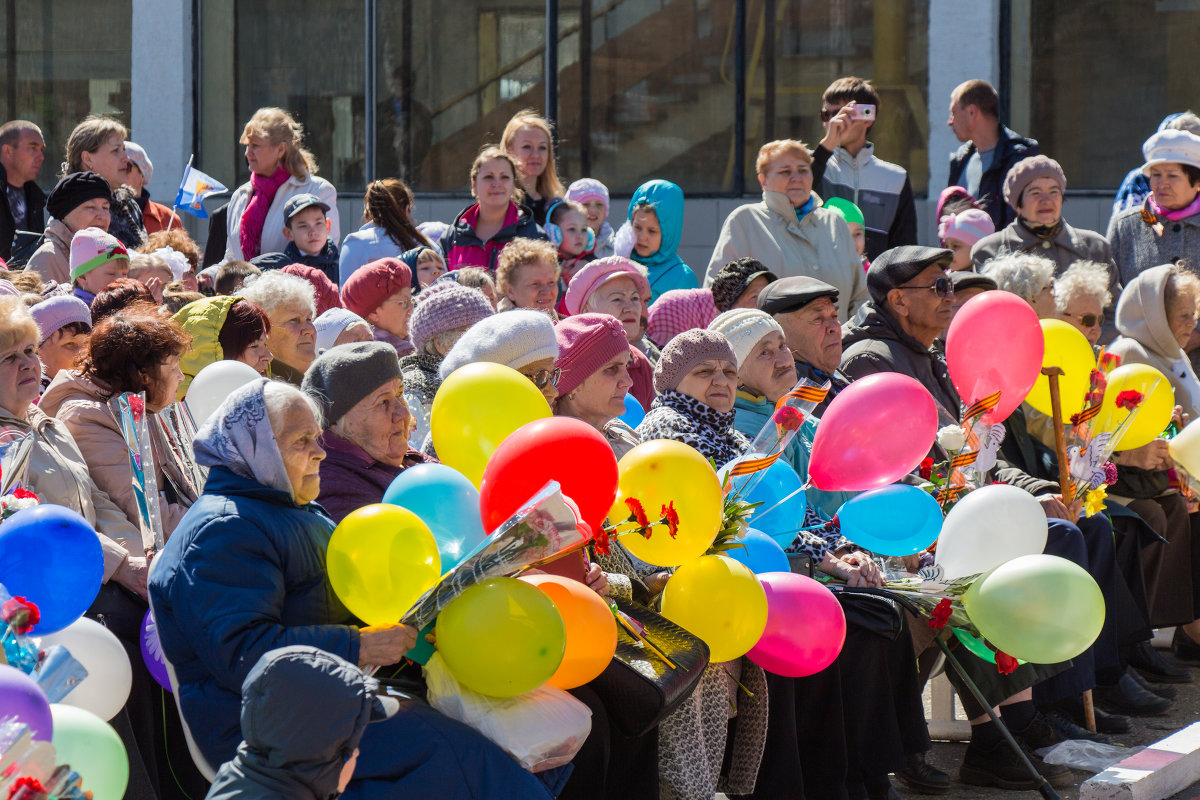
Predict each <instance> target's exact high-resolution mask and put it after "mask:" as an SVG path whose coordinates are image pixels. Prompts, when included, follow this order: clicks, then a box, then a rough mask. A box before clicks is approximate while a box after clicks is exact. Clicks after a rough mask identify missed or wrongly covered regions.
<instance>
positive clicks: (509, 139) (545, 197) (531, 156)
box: [500, 109, 564, 225]
mask: <svg viewBox="0 0 1200 800" xmlns="http://www.w3.org/2000/svg"><path fill="white" fill-rule="evenodd" d="M500 143H501V145H502V146H503V148H504V152H506V153H508V155H509V156H510V157H511V158H512V159H513V161H514V162H515V164H516V166H517V185H518V186H519V187H520V188H521V189H522V191H524V192H525V197H526V199H527V200H528V205H529V209H530V211H532V212H533V218H534V221H535V222H537V224H538V225H544V224H545V223H546V211H547V210H548V209H549V208H550V206H551V205H553V204H554V201H555V200H557V199H558V198H560V197H562V196H563V191H564V190H563V185H562V181H560V180H559V179H558V171H557V168H556V167H555V164H554V137H553V135H552V131H551V129H550V123H549V122H547V121H546V119H545V118H544V117H540V116H538V115H537V114H535V113H533V111H531V110H529V109H526V110H524V111H519V112H517V113H516V114H515V115H514V116H513V118H512V119H510V120H509V121H508V124H507V125H505V126H504V134H503V135H502V136H501V137H500Z"/></svg>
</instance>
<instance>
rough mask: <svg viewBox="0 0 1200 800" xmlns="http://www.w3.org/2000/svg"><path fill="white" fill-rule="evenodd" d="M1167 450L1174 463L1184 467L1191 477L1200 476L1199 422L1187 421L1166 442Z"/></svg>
mask: <svg viewBox="0 0 1200 800" xmlns="http://www.w3.org/2000/svg"><path fill="white" fill-rule="evenodd" d="M1167 450H1169V451H1170V453H1171V458H1172V459H1174V460H1175V463H1176V464H1178V465H1179V466H1181V467H1183V468H1184V469H1186V470H1187V471H1188V473H1189V474H1190V475H1192V477H1200V424H1197V423H1195V422H1191V423H1188V425H1187V427H1186V428H1184V429H1183V430H1181V431H1180V432H1179V434H1178V435H1177V436H1176V437H1175V438H1174V439H1171V440H1170V441H1169V442H1167Z"/></svg>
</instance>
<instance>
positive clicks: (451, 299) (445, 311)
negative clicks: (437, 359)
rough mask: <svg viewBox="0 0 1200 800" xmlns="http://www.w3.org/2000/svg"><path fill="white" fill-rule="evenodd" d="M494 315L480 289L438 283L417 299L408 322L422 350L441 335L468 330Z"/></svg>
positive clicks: (417, 346) (411, 335)
mask: <svg viewBox="0 0 1200 800" xmlns="http://www.w3.org/2000/svg"><path fill="white" fill-rule="evenodd" d="M494 313H496V312H495V310H494V309H493V308H492V304H491V303H490V302H488V299H487V297H486V296H485V295H484V293H483V292H481V291H479V290H478V289H472V288H471V287H469V286H460V285H459V284H457V283H452V282H450V281H446V282H444V283H443V282H440V281H439V282H437V283H435V284H433V285H432V286H430V287H429V288H427V289H425V291H423V292H421V294H420V295H418V296H417V308H416V310H415V311H413V313H412V318H411V319H409V321H408V338H409V340H410V341H411V342H412V343H413V347H415V348H417V349H418V350H420V349H421V345H423V344H425V342H427V341H429V340H430V339H432V338H433V337H434V336H437V335H438V334H439V333H443V332H445V331H452V330H454V329H455V328H469V327H471V326H472V325H474V324H475V323H476V322H479V320H481V319H484V318H485V317H490V316H492V314H494Z"/></svg>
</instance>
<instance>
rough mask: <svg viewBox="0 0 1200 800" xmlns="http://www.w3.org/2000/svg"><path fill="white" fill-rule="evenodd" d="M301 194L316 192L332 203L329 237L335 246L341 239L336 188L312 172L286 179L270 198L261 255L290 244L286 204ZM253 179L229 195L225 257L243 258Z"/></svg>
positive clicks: (228, 259) (326, 203) (329, 216)
mask: <svg viewBox="0 0 1200 800" xmlns="http://www.w3.org/2000/svg"><path fill="white" fill-rule="evenodd" d="M298 194H315V195H316V196H317V197H319V198H320V199H321V201H322V202H323V203H325V205H327V206H329V211H328V212H327V213H326V215H325V216H326V218H327V219H328V220H329V238H330V239H332V240H333V245H334V247H337V246H338V243H339V242H341V241H342V228H341V225H340V224H339V221H338V210H337V189H335V188H333V184H332V183H330V182H329V181H327V180H325V179H324V178H319V177H317V176H316V175H309V176H308V177H307V178H304V179H303V180H301V179H299V178H296V177H291V178H288V179H287V180H286V181H284V183H283V185H282V186H280V187H279V191H277V192H276V193H275V197H274V198H273V199H272V200H271V207H270V208H269V209H267V221H266V222H265V223H263V232H262V245H261V246H260V247H259V248H258V252H259V255H262V254H263V253H282V252H283V251H284V250H285V249H286V248H287V246H288V240H287V239H286V238H284V235H283V228H284V225H283V207H284V205H286V204H287V201H288V200H289V199H290V198H292V197H295V196H296V195H298ZM250 197H251V191H250V182H249V181H247V182H246V183H243V184H242V185H241V186H239V187H238V188H237V190H236V191H235V192H234V193H233V197H231V198H230V199H229V212H228V215H227V217H226V222H225V230H226V238H225V260H226V261H233V260H235V259H236V260H238V261H242V260H244V259H243V257H242V234H241V228H242V214H243V213H244V212H245V210H246V204H247V203H249V202H250Z"/></svg>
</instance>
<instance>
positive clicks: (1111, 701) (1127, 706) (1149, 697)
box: [1092, 675, 1171, 717]
mask: <svg viewBox="0 0 1200 800" xmlns="http://www.w3.org/2000/svg"><path fill="white" fill-rule="evenodd" d="M1092 697H1094V698H1095V700H1096V704H1097V705H1100V706H1103V707H1104V709H1105V710H1107V711H1116V712H1117V713H1120V714H1133V715H1134V716H1139V717H1152V716H1157V715H1159V714H1165V713H1167V711H1168V710H1169V709H1170V708H1171V701H1170V700H1167V699H1166V698H1163V697H1159V696H1158V695H1156V694H1154V693H1153V692H1147V691H1146V690H1145V689H1143V688H1142V687H1141V686H1139V685H1138V684H1137V681H1135V680H1134V679H1133V678H1131V677H1129V676H1128V675H1122V676H1121V677H1120V678H1119V679H1118V680H1117V682H1116V683H1115V684H1114V685H1112V686H1097V687H1096V688H1095V689H1093V690H1092Z"/></svg>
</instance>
